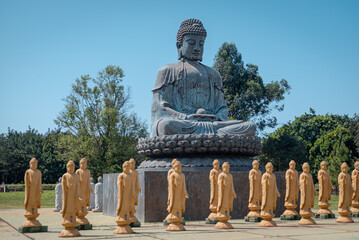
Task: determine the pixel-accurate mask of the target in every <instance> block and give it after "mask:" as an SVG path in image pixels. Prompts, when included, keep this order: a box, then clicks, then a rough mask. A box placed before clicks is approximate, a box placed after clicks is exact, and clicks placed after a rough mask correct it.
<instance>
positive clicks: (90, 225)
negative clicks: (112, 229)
mask: <svg viewBox="0 0 359 240" xmlns="http://www.w3.org/2000/svg"><path fill="white" fill-rule="evenodd" d="M76 228H77V230H92V224H85V225H77V226H76Z"/></svg>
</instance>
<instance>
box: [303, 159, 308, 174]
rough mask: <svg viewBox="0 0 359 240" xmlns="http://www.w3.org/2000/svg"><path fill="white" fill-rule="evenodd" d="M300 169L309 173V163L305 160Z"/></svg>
mask: <svg viewBox="0 0 359 240" xmlns="http://www.w3.org/2000/svg"><path fill="white" fill-rule="evenodd" d="M302 169H303V172H304V173H309V164H308V163H307V162H305V163H303V165H302Z"/></svg>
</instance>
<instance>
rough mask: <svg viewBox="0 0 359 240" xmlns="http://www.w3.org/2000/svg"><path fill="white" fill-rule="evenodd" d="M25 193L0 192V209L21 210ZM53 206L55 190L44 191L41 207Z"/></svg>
mask: <svg viewBox="0 0 359 240" xmlns="http://www.w3.org/2000/svg"><path fill="white" fill-rule="evenodd" d="M24 199H25V192H0V209H9V208H23V207H24ZM54 206H55V190H44V193H43V194H42V196H41V207H54Z"/></svg>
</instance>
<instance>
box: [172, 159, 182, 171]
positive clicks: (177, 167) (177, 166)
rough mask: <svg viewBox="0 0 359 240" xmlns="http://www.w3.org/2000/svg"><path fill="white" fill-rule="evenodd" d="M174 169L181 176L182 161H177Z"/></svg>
mask: <svg viewBox="0 0 359 240" xmlns="http://www.w3.org/2000/svg"><path fill="white" fill-rule="evenodd" d="M173 169H174V170H175V172H176V173H178V174H180V173H181V169H182V164H181V162H180V161H176V162H175V164H174V165H173Z"/></svg>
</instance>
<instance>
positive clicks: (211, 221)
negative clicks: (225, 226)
mask: <svg viewBox="0 0 359 240" xmlns="http://www.w3.org/2000/svg"><path fill="white" fill-rule="evenodd" d="M218 222H219V220H218V219H209V218H206V224H216V223H218Z"/></svg>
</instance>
